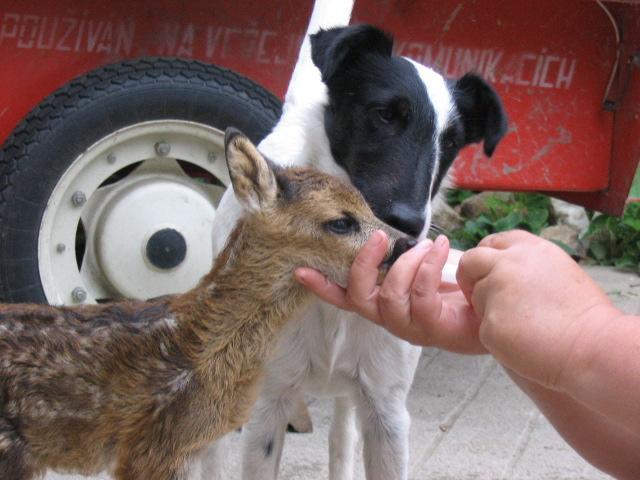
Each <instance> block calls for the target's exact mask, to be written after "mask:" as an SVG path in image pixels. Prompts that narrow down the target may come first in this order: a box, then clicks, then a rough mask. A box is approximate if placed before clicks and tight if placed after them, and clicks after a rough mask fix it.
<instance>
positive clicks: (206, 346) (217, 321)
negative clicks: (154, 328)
mask: <svg viewBox="0 0 640 480" xmlns="http://www.w3.org/2000/svg"><path fill="white" fill-rule="evenodd" d="M280 246H281V245H265V240H264V238H261V236H260V235H259V232H258V231H255V232H254V231H252V229H251V228H249V227H247V226H246V224H245V222H243V221H242V220H241V221H240V222H239V223H238V225H237V226H236V228H235V230H234V231H233V233H232V234H231V236H230V238H229V240H228V242H227V245H226V247H225V249H224V250H223V251H222V253H221V254H220V255H219V256H218V259H217V260H216V263H215V265H214V267H213V269H212V271H211V272H210V273H209V274H207V275H206V276H205V277H204V278H203V279H202V280H201V281H200V284H199V285H198V286H197V287H196V288H195V289H193V290H191V291H190V292H187V293H186V294H184V295H180V296H178V297H176V299H175V301H174V302H173V304H172V310H173V311H174V314H175V315H176V317H177V318H178V320H179V324H180V328H181V330H182V333H183V335H182V338H183V342H182V343H183V345H181V348H183V351H184V352H185V353H186V354H187V356H189V357H190V358H191V359H192V360H193V361H194V362H195V363H196V365H201V366H202V367H203V368H205V369H207V368H214V369H215V368H216V367H215V366H214V364H215V363H216V362H218V361H220V357H226V356H233V357H234V358H233V362H232V365H233V367H234V368H238V369H246V368H252V367H256V366H258V365H259V366H261V365H262V364H263V363H264V361H265V360H266V356H267V355H268V354H269V352H270V349H271V347H272V345H273V343H274V340H275V338H276V334H277V333H278V331H279V330H280V329H281V328H282V327H284V325H285V324H286V323H287V321H288V320H290V319H291V318H292V317H293V316H294V314H295V312H296V310H298V309H299V308H300V307H301V306H302V304H303V303H304V302H305V301H306V300H307V299H308V298H309V297H310V295H309V294H308V292H307V291H306V289H305V288H304V287H302V286H300V285H299V284H298V283H297V282H296V281H295V280H294V278H293V268H294V267H293V266H291V265H290V263H291V261H290V260H288V259H287V255H286V253H284V252H283V251H281V249H280V248H279V247H280Z"/></svg>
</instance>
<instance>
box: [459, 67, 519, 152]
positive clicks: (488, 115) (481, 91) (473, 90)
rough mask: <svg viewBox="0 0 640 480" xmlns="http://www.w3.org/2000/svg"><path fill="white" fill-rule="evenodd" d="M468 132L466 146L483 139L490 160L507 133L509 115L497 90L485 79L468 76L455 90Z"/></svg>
mask: <svg viewBox="0 0 640 480" xmlns="http://www.w3.org/2000/svg"><path fill="white" fill-rule="evenodd" d="M453 98H454V99H455V102H456V106H457V108H458V112H460V116H461V119H462V123H463V125H464V131H465V139H464V141H465V144H469V143H475V142H479V141H480V140H484V153H485V154H486V155H487V156H488V157H490V156H491V155H493V152H494V150H495V149H496V147H497V146H498V143H499V142H500V140H502V137H504V136H505V134H506V133H507V114H506V113H505V111H504V109H503V108H502V102H501V101H500V97H499V96H498V94H497V93H496V91H495V90H494V89H493V88H492V87H491V86H489V84H487V82H485V81H484V80H483V79H482V78H480V77H479V76H477V75H474V74H472V73H468V74H466V75H465V76H463V77H462V78H460V79H459V80H458V81H457V82H455V85H454V90H453Z"/></svg>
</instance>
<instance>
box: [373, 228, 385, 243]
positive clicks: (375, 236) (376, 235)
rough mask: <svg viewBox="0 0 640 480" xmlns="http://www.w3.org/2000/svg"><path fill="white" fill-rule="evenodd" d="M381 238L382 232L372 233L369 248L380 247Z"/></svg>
mask: <svg viewBox="0 0 640 480" xmlns="http://www.w3.org/2000/svg"><path fill="white" fill-rule="evenodd" d="M382 238H383V237H382V232H381V231H380V230H376V231H375V232H373V235H371V246H372V247H377V246H378V245H380V244H381V243H382Z"/></svg>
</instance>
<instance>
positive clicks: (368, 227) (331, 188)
mask: <svg viewBox="0 0 640 480" xmlns="http://www.w3.org/2000/svg"><path fill="white" fill-rule="evenodd" d="M225 149H226V155H227V165H228V167H229V172H230V176H231V181H232V184H233V188H234V190H235V193H236V196H237V198H238V199H239V200H240V202H241V204H242V205H243V207H244V209H245V215H244V217H242V218H241V219H240V220H239V221H238V224H237V226H236V228H235V230H234V231H233V234H232V235H231V236H230V238H229V240H228V242H227V245H226V247H225V249H224V250H223V252H222V253H221V255H220V256H219V257H218V259H217V261H216V262H215V265H214V266H213V269H212V270H211V272H210V273H208V274H207V275H205V276H204V277H203V279H202V280H201V281H200V283H199V284H198V285H197V286H196V287H195V288H194V289H192V290H190V291H189V292H186V293H184V294H180V295H173V296H166V297H161V298H158V299H152V300H148V301H123V302H119V303H113V304H102V305H86V306H77V307H53V306H44V305H2V306H0V478H3V479H11V480H29V479H32V478H34V477H35V476H37V475H40V474H42V473H43V472H44V471H45V470H46V469H48V468H49V469H54V470H61V471H68V472H77V473H83V474H91V473H96V472H99V471H102V470H108V471H110V472H111V473H112V474H113V476H114V477H115V478H116V479H118V480H133V479H137V480H183V479H186V478H188V476H189V472H188V467H187V465H188V463H189V460H190V458H191V457H194V456H196V455H198V454H199V452H200V450H201V449H203V447H204V446H206V445H207V444H209V443H210V442H211V441H213V440H215V439H216V438H218V437H220V436H222V435H223V434H225V433H227V432H229V431H231V430H233V429H236V428H237V427H239V426H241V425H242V424H243V423H244V422H245V420H246V419H247V417H248V415H249V411H250V408H251V406H252V404H253V402H254V400H255V398H256V395H257V393H258V386H259V381H260V379H261V376H262V373H263V367H264V363H265V361H266V360H267V357H268V355H269V353H270V351H271V349H272V347H273V344H274V342H275V340H276V337H277V334H278V332H279V331H280V330H282V328H283V327H284V326H285V325H286V324H287V321H288V320H290V319H291V318H292V317H294V316H295V315H294V314H295V312H296V310H297V309H299V308H300V307H301V306H302V305H303V303H304V302H305V300H306V299H308V298H309V296H310V294H309V293H308V292H307V291H306V290H305V289H304V288H303V287H302V286H300V285H299V284H298V283H297V282H296V281H295V280H294V278H293V270H294V269H295V268H296V267H297V266H309V267H313V268H316V269H318V270H320V271H322V272H323V273H325V274H326V275H327V276H328V277H329V278H330V279H332V280H334V281H336V282H338V283H341V284H344V283H345V282H346V278H347V275H348V270H349V267H350V265H351V263H352V261H353V260H354V258H355V256H356V254H357V252H358V250H359V249H360V247H361V246H362V245H363V244H364V242H365V241H366V239H367V238H368V236H369V235H370V233H371V232H373V230H374V229H383V230H385V231H386V232H387V233H388V235H389V237H390V239H391V240H392V242H390V244H391V245H392V246H393V247H390V248H389V252H388V260H387V261H386V262H385V264H386V266H388V265H389V264H391V263H392V262H393V260H395V258H397V257H398V256H399V255H400V254H401V253H403V252H404V251H405V250H407V249H408V248H411V246H412V245H413V244H414V243H415V242H414V241H413V240H410V239H408V238H406V237H404V236H403V235H402V234H400V233H399V232H398V231H396V230H394V229H392V228H390V227H388V226H387V225H385V224H383V223H382V222H380V221H379V220H377V219H376V218H375V217H374V215H373V213H372V211H371V210H370V209H369V207H368V206H367V204H366V203H365V201H364V199H363V197H362V196H361V195H360V193H359V192H358V191H357V190H355V189H354V188H353V187H350V186H348V185H346V184H344V183H342V182H341V181H339V180H338V179H336V178H334V177H331V176H329V175H326V174H323V173H320V172H319V171H316V170H313V169H309V168H282V167H277V166H275V165H274V164H272V163H271V162H270V161H269V160H267V159H265V158H264V157H263V156H262V155H261V154H260V153H259V152H258V150H257V149H256V148H255V147H254V146H253V144H252V143H251V142H250V140H249V139H248V138H247V137H246V136H244V135H242V134H241V133H240V132H238V131H237V130H233V129H229V130H228V131H227V134H226V136H225ZM382 270H384V268H382Z"/></svg>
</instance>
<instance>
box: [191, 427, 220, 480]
mask: <svg viewBox="0 0 640 480" xmlns="http://www.w3.org/2000/svg"><path fill="white" fill-rule="evenodd" d="M228 442H229V436H228V435H225V436H224V437H222V438H219V439H218V440H216V441H215V442H213V443H211V444H209V445H208V446H207V447H205V448H204V449H203V451H202V452H201V453H199V454H198V455H197V456H195V457H194V459H193V460H192V464H193V465H192V466H191V468H192V472H193V473H191V476H190V477H189V480H224V479H226V478H229V477H228V475H227V467H228V466H227V458H228V456H227V454H228V452H229V445H228ZM198 467H199V468H198Z"/></svg>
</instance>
